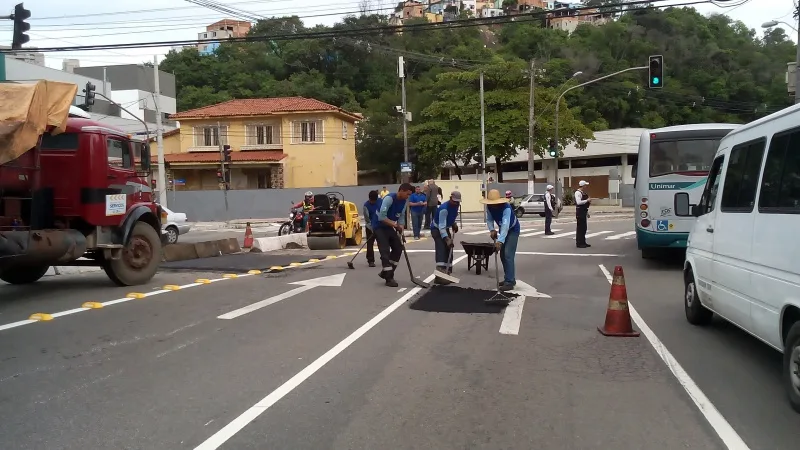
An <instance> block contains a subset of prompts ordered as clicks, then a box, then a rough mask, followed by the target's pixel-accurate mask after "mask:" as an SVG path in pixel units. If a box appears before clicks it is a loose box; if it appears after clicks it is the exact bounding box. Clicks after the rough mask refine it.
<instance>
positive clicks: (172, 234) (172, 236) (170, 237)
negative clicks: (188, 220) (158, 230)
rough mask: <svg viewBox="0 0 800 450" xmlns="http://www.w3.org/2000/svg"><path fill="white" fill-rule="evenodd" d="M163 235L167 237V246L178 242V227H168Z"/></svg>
mask: <svg viewBox="0 0 800 450" xmlns="http://www.w3.org/2000/svg"><path fill="white" fill-rule="evenodd" d="M164 234H166V235H167V244H174V243H176V242H178V227H174V226H169V227H167V229H166V230H164Z"/></svg>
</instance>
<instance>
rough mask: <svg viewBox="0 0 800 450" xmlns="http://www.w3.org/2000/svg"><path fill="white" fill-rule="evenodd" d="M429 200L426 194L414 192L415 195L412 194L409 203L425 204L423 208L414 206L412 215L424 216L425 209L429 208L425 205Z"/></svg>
mask: <svg viewBox="0 0 800 450" xmlns="http://www.w3.org/2000/svg"><path fill="white" fill-rule="evenodd" d="M427 198H428V197H427V196H426V195H425V194H423V193H421V192H420V193H416V192H414V193H413V194H411V197H409V198H408V202H409V203H420V202H422V203H423V204H422V205H421V206H412V207H411V213H412V214H422V213H424V212H425V207H426V206H427V205H425V203H427Z"/></svg>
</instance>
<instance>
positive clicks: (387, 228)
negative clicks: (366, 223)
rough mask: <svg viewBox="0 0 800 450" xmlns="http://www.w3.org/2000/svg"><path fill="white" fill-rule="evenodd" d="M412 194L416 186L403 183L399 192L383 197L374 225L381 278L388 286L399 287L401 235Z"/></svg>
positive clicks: (401, 250) (401, 252) (401, 253)
mask: <svg viewBox="0 0 800 450" xmlns="http://www.w3.org/2000/svg"><path fill="white" fill-rule="evenodd" d="M412 192H414V186H412V185H411V184H409V183H403V184H401V185H400V188H398V190H397V192H392V193H391V194H387V195H386V196H385V197H383V200H382V201H381V207H380V209H379V210H378V216H377V217H376V219H375V222H373V224H372V229H373V230H374V231H375V238H376V239H377V241H378V251H379V252H380V254H381V266H382V268H381V273H380V277H381V278H383V279H384V280H385V281H386V286H390V287H397V281H395V279H394V272H395V270H397V264H399V263H400V257H401V256H403V242H402V238H401V233H403V230H404V228H405V225H406V206H407V204H406V203H407V200H408V197H409V196H410V195H411V193H412Z"/></svg>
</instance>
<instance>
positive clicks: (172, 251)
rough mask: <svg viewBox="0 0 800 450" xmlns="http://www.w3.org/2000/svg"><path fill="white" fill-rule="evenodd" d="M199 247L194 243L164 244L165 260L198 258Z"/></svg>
mask: <svg viewBox="0 0 800 450" xmlns="http://www.w3.org/2000/svg"><path fill="white" fill-rule="evenodd" d="M198 257H199V256H198V255H197V247H195V245H194V243H180V242H179V243H177V244H170V245H165V246H164V261H165V262H170V261H185V260H187V259H197V258H198Z"/></svg>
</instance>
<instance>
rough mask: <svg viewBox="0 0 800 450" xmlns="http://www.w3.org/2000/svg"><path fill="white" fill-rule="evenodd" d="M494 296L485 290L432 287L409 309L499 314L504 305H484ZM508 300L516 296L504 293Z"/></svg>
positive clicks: (493, 293) (492, 292)
mask: <svg viewBox="0 0 800 450" xmlns="http://www.w3.org/2000/svg"><path fill="white" fill-rule="evenodd" d="M495 294H496V292H495V291H490V290H486V289H472V288H462V287H458V286H433V287H432V288H431V289H428V291H427V292H426V293H425V294H423V295H422V296H421V297H419V298H418V299H417V300H416V301H415V302H413V303H411V305H409V308H410V309H413V310H416V311H425V312H437V313H461V314H501V313H502V312H503V310H504V309H505V305H498V304H491V303H486V301H487V300H489V299H490V298H492V297H493V296H494V295H495ZM505 295H506V296H507V297H509V298H514V297H516V294H512V293H505Z"/></svg>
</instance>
